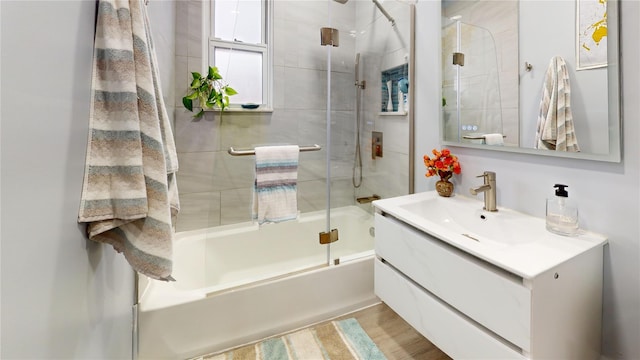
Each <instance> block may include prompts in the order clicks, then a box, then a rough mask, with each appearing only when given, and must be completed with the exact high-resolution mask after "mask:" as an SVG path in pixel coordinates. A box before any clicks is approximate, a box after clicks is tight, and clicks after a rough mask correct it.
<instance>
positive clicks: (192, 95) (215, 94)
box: [182, 66, 238, 118]
mask: <svg viewBox="0 0 640 360" xmlns="http://www.w3.org/2000/svg"><path fill="white" fill-rule="evenodd" d="M191 75H192V76H193V80H191V85H190V86H189V91H188V93H187V95H186V96H185V97H183V98H182V104H183V105H184V107H185V108H187V110H189V111H193V101H194V100H198V102H199V105H200V111H199V112H198V113H197V114H195V115H194V116H193V117H195V118H199V117H202V115H204V111H205V110H207V109H212V108H214V107H217V108H219V109H220V111H223V110H224V109H225V108H227V107H228V106H229V96H232V95H235V94H237V93H238V92H237V91H235V90H234V89H233V88H232V87H231V86H229V85H228V84H227V83H226V82H224V81H223V79H222V76H221V75H220V73H219V72H218V68H217V67H215V66H209V71H208V72H207V76H206V77H205V76H202V75H201V74H200V73H199V72H195V71H194V72H192V73H191Z"/></svg>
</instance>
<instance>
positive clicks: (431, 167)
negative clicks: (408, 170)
mask: <svg viewBox="0 0 640 360" xmlns="http://www.w3.org/2000/svg"><path fill="white" fill-rule="evenodd" d="M431 153H432V154H433V158H431V157H429V156H428V155H424V156H423V157H422V158H423V161H424V166H425V167H426V168H427V173H426V174H425V176H426V177H430V176H435V175H438V176H440V178H442V179H449V178H450V177H451V175H452V174H460V173H461V172H462V168H461V167H460V162H459V161H458V157H457V156H455V155H452V154H451V151H450V150H449V149H447V148H444V149H442V150H441V151H438V150H436V149H433V150H432V151H431Z"/></svg>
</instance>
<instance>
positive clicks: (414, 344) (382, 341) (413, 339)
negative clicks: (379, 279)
mask: <svg viewBox="0 0 640 360" xmlns="http://www.w3.org/2000/svg"><path fill="white" fill-rule="evenodd" d="M348 318H355V319H356V320H358V322H359V323H360V326H362V328H363V329H364V331H366V332H367V334H368V335H369V337H370V338H371V339H372V340H373V342H374V343H375V344H376V345H377V346H378V348H379V349H380V350H381V351H382V352H383V353H384V355H385V357H386V358H387V360H450V359H451V358H450V357H449V356H447V355H446V354H445V353H443V352H442V351H441V350H440V349H438V348H437V347H435V345H433V344H432V343H431V342H429V340H427V339H426V338H425V337H424V336H422V335H420V333H418V332H417V331H416V330H414V329H413V328H412V327H411V325H409V324H408V323H407V322H406V321H404V320H403V319H402V318H401V317H400V316H399V315H398V314H396V313H395V312H394V311H393V310H391V308H390V307H389V306H387V305H386V304H384V303H380V304H377V305H374V306H371V307H368V308H365V309H363V310H360V311H356V312H353V313H349V314H346V315H343V316H340V317H337V318H334V319H330V320H327V321H325V322H320V323H318V324H314V325H312V326H311V327H316V326H319V325H322V324H324V323H327V322H330V321H333V320H340V319H348ZM299 330H300V329H297V330H295V331H299ZM281 335H282V334H281ZM278 336H280V335H278ZM214 355H215V354H210V355H205V356H202V357H196V358H193V359H192V360H194V359H198V360H207V359H209V358H210V357H212V356H214Z"/></svg>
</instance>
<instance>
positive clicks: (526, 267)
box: [373, 191, 607, 279]
mask: <svg viewBox="0 0 640 360" xmlns="http://www.w3.org/2000/svg"><path fill="white" fill-rule="evenodd" d="M373 206H374V208H375V209H376V219H378V218H379V217H381V218H385V217H392V218H394V219H395V220H394V221H398V222H400V223H404V224H407V225H409V226H411V228H413V230H417V231H419V232H423V233H425V234H427V235H430V238H432V239H433V238H435V239H437V240H439V241H442V242H444V243H447V244H449V245H452V246H454V247H456V248H458V249H460V250H462V251H464V252H466V253H468V254H470V255H473V256H475V257H477V258H480V259H482V260H484V261H486V262H488V263H491V264H493V265H496V266H498V267H499V268H502V269H504V270H507V271H509V272H511V273H514V274H517V275H519V276H521V277H523V278H527V279H528V278H533V277H535V276H537V275H539V274H541V273H542V272H544V271H547V270H548V269H549V268H551V267H553V266H555V265H554V264H558V263H562V262H563V261H566V260H567V259H569V258H571V257H573V256H575V254H577V253H581V252H584V251H587V250H588V249H593V248H595V247H599V246H601V245H602V244H604V243H606V241H607V240H606V237H603V236H602V235H600V234H595V233H592V232H589V231H585V230H580V231H579V232H578V234H577V235H576V236H573V237H570V236H561V235H557V234H553V233H551V232H549V231H547V230H546V228H545V221H544V219H542V218H538V217H535V216H531V215H527V214H524V213H521V212H518V211H515V210H513V209H508V208H504V207H500V206H498V211H496V212H492V211H486V210H484V209H483V208H482V207H483V202H482V201H481V200H478V199H476V198H471V197H466V196H462V195H459V194H456V195H454V196H452V197H448V198H447V197H441V196H439V195H438V194H437V192H435V191H428V192H422V193H416V194H410V195H404V196H398V197H395V198H388V199H382V200H376V201H374V202H373ZM402 236H403V235H402V234H400V233H398V234H397V237H398V239H401V238H402Z"/></svg>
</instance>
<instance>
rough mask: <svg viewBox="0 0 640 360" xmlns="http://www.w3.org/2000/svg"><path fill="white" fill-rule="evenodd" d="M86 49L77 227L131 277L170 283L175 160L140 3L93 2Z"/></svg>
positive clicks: (122, 0) (175, 204)
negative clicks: (87, 92)
mask: <svg viewBox="0 0 640 360" xmlns="http://www.w3.org/2000/svg"><path fill="white" fill-rule="evenodd" d="M94 48H95V49H94V59H93V78H92V89H91V91H92V99H91V106H90V114H89V139H88V144H87V156H86V164H85V176H84V184H83V189H82V198H81V204H80V209H79V213H78V222H81V223H87V232H88V235H89V238H90V239H91V240H94V241H97V242H103V243H107V244H111V245H112V246H113V247H114V249H115V250H116V251H118V252H123V253H124V256H125V258H126V259H127V261H128V262H129V264H131V266H132V267H133V269H134V270H135V271H137V272H139V273H142V274H144V275H147V276H149V277H151V278H154V279H160V280H173V278H172V277H171V270H172V242H173V227H172V220H173V217H175V216H176V215H177V212H178V210H179V203H178V191H177V184H176V182H175V172H176V171H177V170H178V160H177V155H176V149H175V144H174V141H173V134H172V131H171V125H170V123H169V116H168V114H167V111H166V108H165V104H164V100H163V98H162V94H161V91H160V83H159V76H158V73H159V72H158V69H157V59H156V55H155V50H154V49H153V44H152V40H151V32H150V29H149V23H148V17H147V13H146V8H144V6H141V1H140V0H100V2H99V5H98V19H97V24H96V37H95V43H94Z"/></svg>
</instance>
